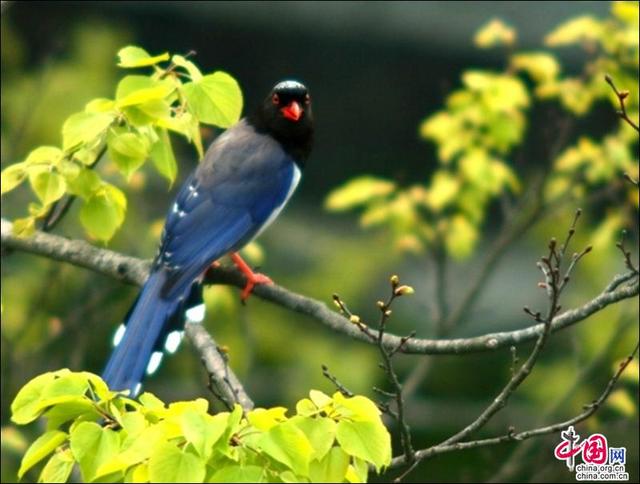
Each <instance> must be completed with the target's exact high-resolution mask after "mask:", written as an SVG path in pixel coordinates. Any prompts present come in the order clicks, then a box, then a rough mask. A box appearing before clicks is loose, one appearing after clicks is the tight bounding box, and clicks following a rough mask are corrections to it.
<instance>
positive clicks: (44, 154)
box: [24, 146, 63, 165]
mask: <svg viewBox="0 0 640 484" xmlns="http://www.w3.org/2000/svg"><path fill="white" fill-rule="evenodd" d="M62 155H63V153H62V150H61V149H60V148H58V147H56V146H39V147H38V148H36V149H35V150H33V151H32V152H30V153H29V154H28V155H27V158H26V159H25V160H24V162H25V163H27V164H36V163H38V164H39V163H43V164H46V165H57V164H58V162H59V161H60V160H61V158H62Z"/></svg>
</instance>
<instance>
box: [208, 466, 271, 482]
mask: <svg viewBox="0 0 640 484" xmlns="http://www.w3.org/2000/svg"><path fill="white" fill-rule="evenodd" d="M264 473H265V470H264V469H263V468H262V467H259V466H239V465H238V466H231V465H229V466H225V467H223V468H222V469H219V470H217V471H216V472H215V473H214V474H213V476H211V478H210V479H209V480H208V482H225V483H227V482H247V483H251V482H266V481H265V476H264Z"/></svg>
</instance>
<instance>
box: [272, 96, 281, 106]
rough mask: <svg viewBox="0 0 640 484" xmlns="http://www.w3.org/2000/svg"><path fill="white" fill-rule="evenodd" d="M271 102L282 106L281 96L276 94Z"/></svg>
mask: <svg viewBox="0 0 640 484" xmlns="http://www.w3.org/2000/svg"><path fill="white" fill-rule="evenodd" d="M271 101H272V102H273V104H276V105H277V104H280V96H278V95H277V94H274V95H273V96H272V97H271Z"/></svg>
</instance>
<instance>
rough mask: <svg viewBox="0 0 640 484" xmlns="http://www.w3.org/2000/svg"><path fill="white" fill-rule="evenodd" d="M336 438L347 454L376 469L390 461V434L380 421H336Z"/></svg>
mask: <svg viewBox="0 0 640 484" xmlns="http://www.w3.org/2000/svg"><path fill="white" fill-rule="evenodd" d="M336 438H337V439H338V443H339V444H340V446H341V447H342V449H343V450H344V451H345V452H346V453H347V454H349V455H352V456H355V457H359V458H361V459H364V460H366V461H367V462H370V463H371V464H373V465H374V467H375V468H376V470H378V471H379V470H380V468H381V467H385V466H388V465H389V463H390V462H391V436H390V435H389V432H388V431H387V429H386V428H385V427H384V425H382V423H381V422H378V423H376V422H371V421H362V422H350V421H348V420H341V421H340V422H338V428H337V432H336Z"/></svg>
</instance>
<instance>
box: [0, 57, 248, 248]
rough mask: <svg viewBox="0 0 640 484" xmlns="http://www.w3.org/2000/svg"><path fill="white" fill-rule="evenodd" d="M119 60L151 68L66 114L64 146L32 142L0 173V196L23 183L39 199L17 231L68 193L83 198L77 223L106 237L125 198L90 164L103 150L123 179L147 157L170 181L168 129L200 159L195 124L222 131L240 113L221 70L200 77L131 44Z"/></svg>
mask: <svg viewBox="0 0 640 484" xmlns="http://www.w3.org/2000/svg"><path fill="white" fill-rule="evenodd" d="M118 58H119V63H118V65H119V66H120V67H123V68H126V69H135V68H147V69H148V68H150V69H151V71H152V72H151V73H150V74H148V75H140V74H134V75H127V76H125V77H124V78H123V79H122V80H121V81H120V82H119V83H118V85H117V88H116V92H115V96H114V98H113V99H105V98H97V99H93V100H91V101H89V102H88V103H87V104H86V106H85V108H84V110H83V111H82V112H78V113H74V114H72V115H71V116H69V117H68V118H67V120H66V121H65V122H64V124H63V126H62V145H61V146H40V147H37V148H35V149H34V150H33V151H31V152H30V153H29V154H28V155H27V156H26V158H25V159H24V160H23V161H21V162H19V163H15V164H13V165H10V166H8V167H7V168H6V169H4V170H3V171H2V194H3V195H4V194H5V193H7V192H9V191H11V190H13V189H14V188H16V187H17V186H19V185H20V184H21V183H22V182H24V181H26V180H28V181H29V184H30V186H31V189H32V190H33V192H34V193H35V195H36V196H37V199H38V201H37V202H33V203H31V204H30V205H29V215H28V216H27V217H25V218H22V219H18V220H16V221H15V223H14V230H15V231H16V232H17V233H18V234H20V235H29V234H31V233H32V232H33V231H34V229H35V227H36V221H37V220H38V219H41V218H44V217H46V216H47V215H48V214H49V213H50V211H51V209H52V206H53V205H54V204H56V203H57V202H58V201H59V200H60V199H61V198H62V197H64V196H65V195H73V196H76V197H79V198H80V199H81V200H82V201H83V205H82V208H81V210H80V221H81V223H82V225H83V227H84V228H85V230H86V232H87V233H88V234H89V235H90V236H91V237H93V238H96V239H99V240H103V241H108V240H109V239H111V238H112V237H113V235H114V234H115V232H116V230H117V229H118V228H119V227H120V225H121V224H122V223H123V221H124V218H125V213H126V208H127V199H126V196H125V194H124V193H123V192H122V191H121V190H120V189H119V188H118V187H116V186H115V185H114V184H112V183H110V182H108V181H107V180H104V179H103V178H102V177H101V176H100V175H99V174H98V173H97V172H96V170H94V169H93V168H94V166H95V165H96V163H97V162H98V161H99V160H100V159H101V158H102V157H103V156H104V155H105V154H106V155H107V156H108V159H109V161H110V162H111V163H112V164H113V165H114V166H115V168H116V170H117V171H118V172H119V173H121V174H122V176H123V177H125V178H126V179H129V178H130V177H131V175H132V174H133V173H135V172H136V171H137V170H138V169H140V168H141V167H142V165H143V164H144V163H145V161H146V160H148V159H150V160H151V161H152V162H153V165H154V166H155V168H156V169H157V170H158V172H159V173H160V174H161V175H162V176H164V177H165V178H167V179H168V180H169V182H170V183H172V182H173V181H174V179H175V177H176V172H177V164H176V160H175V156H174V153H173V148H172V145H171V140H170V136H169V133H170V132H173V133H176V134H179V135H182V136H184V137H185V138H186V139H187V140H188V141H189V142H191V143H193V144H194V146H195V148H196V150H197V151H198V155H199V156H200V157H202V155H203V148H202V140H201V137H200V123H204V124H210V125H215V126H219V127H222V128H226V127H229V126H231V125H232V124H234V123H235V122H237V120H238V119H239V117H240V113H241V111H242V93H241V91H240V88H239V86H238V83H237V82H236V80H235V79H234V78H233V77H231V76H230V75H229V74H227V73H225V72H221V71H217V72H214V73H212V74H207V75H203V74H202V72H201V71H200V69H199V68H198V67H197V66H196V65H195V64H194V63H193V62H192V61H190V60H188V59H187V58H186V57H184V56H180V55H174V56H172V57H170V55H169V54H168V53H164V54H161V55H157V56H151V55H150V54H149V53H147V52H146V51H145V50H144V49H142V48H140V47H136V46H128V47H125V48H123V49H121V50H120V51H119V52H118ZM169 61H170V62H169ZM163 63H164V64H165V65H164V67H163ZM108 168H109V167H108Z"/></svg>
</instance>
